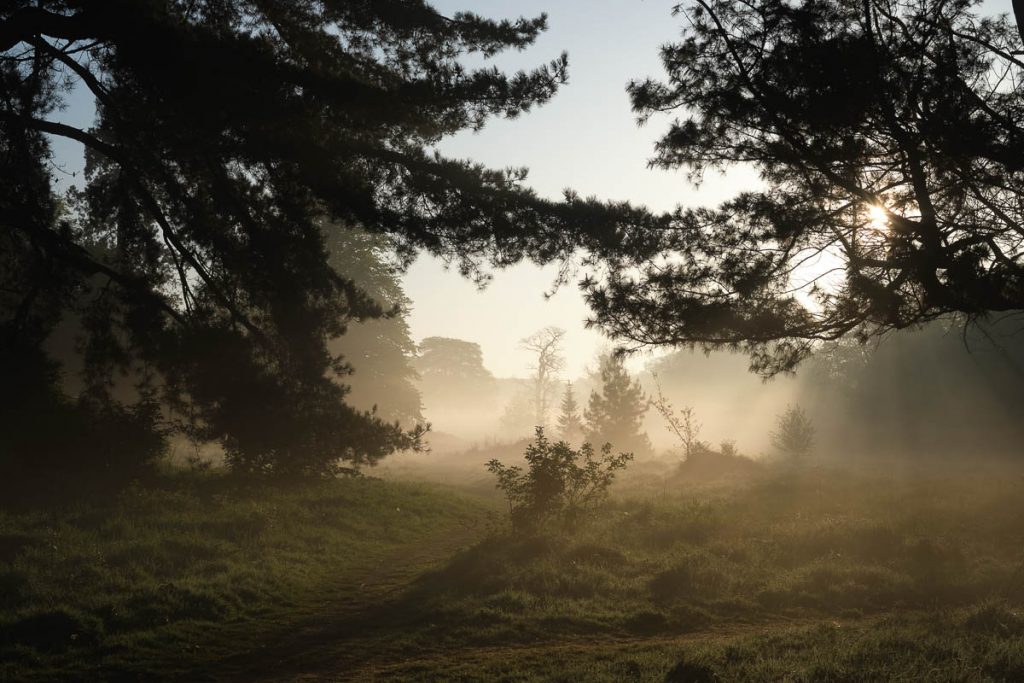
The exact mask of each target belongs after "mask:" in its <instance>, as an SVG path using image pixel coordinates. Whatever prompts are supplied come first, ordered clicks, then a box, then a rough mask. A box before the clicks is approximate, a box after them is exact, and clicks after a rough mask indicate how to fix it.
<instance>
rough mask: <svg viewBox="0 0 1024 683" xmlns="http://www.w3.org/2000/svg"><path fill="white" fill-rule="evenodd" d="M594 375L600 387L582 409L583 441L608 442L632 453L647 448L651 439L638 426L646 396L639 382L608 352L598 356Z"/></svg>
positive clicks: (642, 414)
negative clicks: (583, 423) (584, 421)
mask: <svg viewBox="0 0 1024 683" xmlns="http://www.w3.org/2000/svg"><path fill="white" fill-rule="evenodd" d="M597 375H598V378H599V380H600V387H601V390H600V391H599V392H598V391H593V392H591V394H590V401H589V403H588V405H587V409H586V411H584V413H583V417H584V419H585V420H586V438H587V441H589V442H591V443H604V442H609V443H611V444H612V446H614V447H615V448H617V449H622V450H624V451H631V452H634V453H648V452H650V450H651V442H650V440H648V438H647V434H645V433H644V432H643V426H642V425H643V418H644V415H645V414H646V413H647V398H646V397H645V396H644V392H643V389H641V388H640V382H639V381H638V380H635V379H632V378H631V377H630V376H629V373H628V372H627V371H626V367H625V365H624V364H623V361H622V358H621V357H619V356H616V355H614V354H610V353H607V354H602V355H601V356H600V357H599V360H598V371H597Z"/></svg>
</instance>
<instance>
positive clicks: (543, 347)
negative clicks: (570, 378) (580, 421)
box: [519, 327, 565, 427]
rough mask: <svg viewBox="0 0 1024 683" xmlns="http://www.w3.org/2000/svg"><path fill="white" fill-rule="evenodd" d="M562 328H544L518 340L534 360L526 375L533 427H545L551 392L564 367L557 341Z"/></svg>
mask: <svg viewBox="0 0 1024 683" xmlns="http://www.w3.org/2000/svg"><path fill="white" fill-rule="evenodd" d="M564 336H565V330H563V329H561V328H558V327H545V328H544V329H543V330H539V331H538V332H535V333H534V334H532V335H530V336H529V337H526V338H525V339H523V340H521V341H520V342H519V344H520V346H522V348H524V349H526V350H527V351H529V352H530V353H532V354H534V357H535V358H536V360H535V361H534V364H533V366H532V367H531V369H532V370H533V376H532V377H531V378H530V384H531V389H532V393H533V414H534V417H533V420H534V422H533V426H534V427H546V426H547V424H548V414H549V413H550V412H551V403H552V395H553V394H554V392H555V388H556V387H557V382H556V377H557V375H558V373H559V372H561V370H562V368H563V367H565V358H563V357H562V353H561V344H562V337H564Z"/></svg>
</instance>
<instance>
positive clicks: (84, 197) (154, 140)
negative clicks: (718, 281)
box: [0, 0, 590, 474]
mask: <svg viewBox="0 0 1024 683" xmlns="http://www.w3.org/2000/svg"><path fill="white" fill-rule="evenodd" d="M545 27H546V19H545V17H543V16H540V17H537V18H532V19H531V18H521V19H518V20H513V21H493V20H488V19H484V18H482V17H480V16H478V15H475V14H472V13H469V12H460V13H456V14H454V15H452V16H443V15H441V14H440V13H438V12H437V11H436V10H434V9H433V8H432V7H431V6H430V5H429V4H427V3H426V2H423V1H422V0H411V1H410V2H401V3H395V2H379V3H378V2H374V3H352V2H348V1H347V0H326V1H313V0H301V1H295V0H270V1H268V2H260V3H255V4H254V3H250V2H244V1H243V0H224V1H216V2H215V1H213V0H199V1H198V2H165V1H163V0H142V1H139V0H111V1H109V2H71V3H69V2H64V1H63V0H42V1H41V2H39V1H36V0H14V2H7V3H4V4H3V8H2V9H0V176H2V177H3V178H4V179H5V182H4V183H3V184H2V185H0V206H2V207H3V211H2V213H0V225H2V229H0V241H2V245H0V260H2V263H0V266H2V267H0V285H2V287H0V291H2V294H0V325H2V330H0V344H2V345H3V346H2V347H0V353H2V354H3V355H5V356H6V355H7V354H9V353H13V352H20V349H22V348H24V347H26V346H27V347H30V348H40V347H41V346H42V344H43V343H44V341H45V339H46V337H47V335H48V334H49V332H50V331H51V330H52V329H53V328H54V326H55V325H57V324H58V322H59V321H60V319H61V317H62V316H63V315H65V314H68V313H71V314H73V315H76V316H78V317H79V318H80V319H81V320H82V321H83V324H84V325H85V330H86V336H87V337H88V342H87V344H88V345H91V349H92V351H91V352H88V353H86V354H85V359H86V361H87V365H88V366H89V368H90V369H89V370H88V371H87V372H91V373H93V374H94V375H97V376H99V375H103V376H105V377H107V378H110V377H113V376H114V373H115V372H116V371H117V370H119V369H128V368H129V366H131V367H132V368H133V369H132V370H131V371H132V372H136V371H140V372H141V373H142V374H143V375H145V376H147V377H150V378H152V382H151V384H152V386H153V388H154V389H155V390H157V391H158V393H157V394H156V396H157V397H158V398H159V400H160V403H161V405H162V406H163V407H164V408H165V409H173V410H174V411H175V412H176V414H177V415H179V416H189V419H192V418H194V421H195V424H194V425H192V431H193V433H194V434H195V435H196V436H197V437H202V438H204V439H209V440H216V441H220V442H221V443H222V444H223V445H224V447H225V449H226V450H227V451H228V453H229V456H230V457H229V461H230V462H231V463H232V464H233V465H235V466H237V467H239V468H241V469H243V470H246V471H253V472H273V473H289V474H291V473H294V474H325V473H330V472H333V471H335V470H336V469H337V467H338V463H339V460H340V461H345V462H347V463H349V464H360V463H372V462H374V461H377V460H379V459H380V458H381V457H383V456H384V455H386V454H388V453H391V452H393V451H394V450H396V449H401V448H408V447H414V446H416V445H417V444H418V436H419V434H418V433H416V432H412V433H409V432H404V431H402V430H401V429H399V428H397V427H395V426H394V425H393V424H387V423H385V422H383V421H382V420H380V419H379V418H378V417H376V416H373V415H370V414H367V413H366V412H364V411H359V410H355V409H353V408H352V407H351V406H348V405H346V404H345V403H344V396H345V390H344V388H343V387H342V386H340V385H339V384H338V383H337V381H336V380H337V379H338V378H339V377H344V372H345V364H344V362H342V361H339V360H338V359H336V358H333V357H332V355H331V354H330V353H329V352H328V350H327V341H328V340H329V339H331V338H335V337H337V336H338V335H339V334H341V332H342V331H343V329H344V327H345V325H346V323H348V322H350V321H353V320H366V319H369V318H374V317H379V316H381V315H382V314H383V313H384V310H383V309H382V307H381V306H380V305H379V304H378V302H376V301H375V300H374V299H373V297H371V296H367V294H366V293H365V292H363V291H361V289H360V288H359V287H358V286H357V285H356V284H355V283H354V282H353V280H352V279H351V278H350V277H348V276H347V275H345V274H342V275H339V274H338V273H336V272H335V271H334V270H333V269H332V268H331V267H330V264H329V262H328V249H327V247H326V246H325V243H324V234H323V230H322V225H323V223H322V220H323V218H324V217H325V216H326V218H328V219H329V223H327V225H329V226H339V225H359V226H361V227H362V228H363V229H365V230H367V231H369V232H371V233H375V234H381V233H386V234H388V235H389V236H390V238H391V242H390V244H389V248H392V249H394V250H396V251H397V252H398V254H399V256H400V258H401V259H402V260H403V261H408V259H410V258H411V257H412V256H413V255H414V253H416V252H417V251H418V250H428V251H430V252H431V253H434V254H437V255H439V256H442V257H445V258H448V259H450V260H453V261H456V262H457V263H458V264H459V267H460V269H461V270H462V271H463V272H464V273H466V274H470V275H475V276H476V277H477V278H479V279H484V277H485V276H484V275H483V274H482V272H481V270H480V268H481V267H482V266H483V264H484V263H485V262H487V261H491V262H494V263H497V264H500V265H507V264H511V263H514V262H516V261H519V260H521V259H523V258H527V257H529V258H533V259H535V260H537V261H539V262H548V261H550V260H552V259H556V258H560V257H563V256H565V255H567V254H568V253H569V251H570V250H571V248H573V246H574V244H573V243H572V241H571V240H570V239H569V237H568V235H569V232H568V231H566V230H565V227H566V225H567V223H568V222H571V221H570V217H571V215H572V214H573V212H574V211H575V209H574V208H573V207H572V206H570V205H569V204H556V203H553V202H549V201H546V200H542V199H540V198H539V197H537V196H536V195H535V194H534V193H533V192H531V191H529V190H528V189H526V188H524V187H523V185H522V181H523V179H524V178H525V170H523V169H512V170H506V171H494V170H489V169H485V168H483V167H480V166H477V165H473V164H471V163H468V162H462V161H454V160H450V159H446V158H444V157H443V156H441V155H439V154H436V153H435V152H434V149H435V145H436V143H437V142H438V141H439V140H441V139H442V138H443V137H445V136H448V135H452V134H455V133H457V132H459V131H462V130H467V129H479V128H480V127H482V126H483V125H484V123H485V122H486V121H487V120H488V119H489V118H490V117H493V116H500V117H507V118H512V117H515V116H518V115H519V114H521V113H524V112H526V111H528V110H529V109H531V108H532V107H533V106H535V105H539V104H542V103H544V102H546V101H548V100H549V99H550V98H551V97H552V96H553V95H554V94H555V92H556V91H557V89H558V88H559V86H560V85H561V84H562V83H564V82H565V79H566V68H567V67H566V63H567V60H566V57H565V55H562V56H561V57H559V58H557V59H555V60H554V61H552V62H550V63H549V64H547V65H543V66H541V67H539V68H537V69H534V70H532V71H521V72H518V73H515V74H511V75H509V74H505V73H502V72H501V71H500V70H498V69H496V68H488V67H483V68H470V67H467V66H466V65H465V64H466V62H465V60H464V57H466V56H468V55H479V56H482V57H484V58H490V57H493V56H494V55H496V54H498V53H500V52H502V51H504V50H508V49H520V48H523V47H525V46H527V45H529V44H531V43H533V42H534V41H535V40H536V38H537V36H538V35H539V34H540V33H541V32H542V31H543V30H544V29H545ZM72 89H74V90H75V91H76V92H77V93H79V94H80V95H84V96H85V97H91V98H92V100H93V103H94V104H95V106H96V120H95V123H94V125H93V126H91V127H89V128H88V129H85V128H79V127H76V126H75V125H71V123H69V119H68V118H67V117H65V116H64V115H63V112H64V110H65V105H66V104H67V95H68V93H69V92H70V91H71V90H72ZM51 138H59V139H63V140H64V141H69V142H71V143H73V144H75V145H81V146H83V147H84V148H85V150H86V172H85V177H84V184H83V186H82V187H80V188H78V189H77V190H75V191H72V192H71V193H69V195H68V197H67V198H66V200H65V201H64V202H60V201H58V199H57V198H56V197H55V183H54V182H53V180H54V179H53V178H52V177H51V172H50V169H51V166H52V164H51V161H50V159H51V153H52V150H53V147H52V146H51V142H50V140H51ZM580 204H583V205H584V206H583V209H584V210H587V206H590V205H589V204H587V203H585V202H580ZM498 245H500V248H499V246H498ZM93 293H98V294H99V295H97V296H93V295H92V294H93ZM97 341H98V342H102V343H94V342H97ZM139 368H141V370H139ZM25 390H26V386H11V385H5V387H4V391H9V392H11V393H12V394H18V393H19V392H22V391H25Z"/></svg>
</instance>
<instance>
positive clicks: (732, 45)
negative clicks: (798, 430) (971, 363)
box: [586, 0, 1024, 374]
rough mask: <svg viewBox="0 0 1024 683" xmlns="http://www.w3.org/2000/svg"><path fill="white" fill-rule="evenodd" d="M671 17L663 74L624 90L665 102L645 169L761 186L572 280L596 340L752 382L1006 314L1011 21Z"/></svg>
mask: <svg viewBox="0 0 1024 683" xmlns="http://www.w3.org/2000/svg"><path fill="white" fill-rule="evenodd" d="M1008 4H1009V3H1007V5H1008ZM1013 8H1014V10H1015V14H1016V15H1017V19H1018V22H1021V21H1024V2H1022V1H1021V0H1014V2H1013ZM676 9H677V10H678V12H679V13H680V14H682V15H684V16H685V18H686V20H685V24H686V26H685V28H684V29H683V32H682V38H681V40H679V41H677V42H675V43H673V44H669V45H666V46H664V47H663V48H662V49H661V58H662V61H663V63H664V66H665V69H666V71H667V74H666V77H665V78H664V79H662V80H660V81H659V80H652V79H647V80H637V81H634V82H633V83H631V84H630V85H629V87H628V90H629V93H630V96H631V99H632V104H633V110H634V111H635V112H637V114H638V116H639V117H640V119H641V120H646V119H648V118H649V117H651V116H658V115H660V114H661V113H663V112H666V111H673V112H681V113H682V115H681V116H680V118H679V119H677V120H675V121H673V122H672V123H671V124H670V127H669V129H668V130H667V131H666V132H665V134H664V135H663V136H662V137H661V139H660V140H659V141H658V143H657V146H656V151H655V155H654V158H653V159H652V161H651V163H652V164H653V165H655V166H657V167H661V168H666V169H680V170H685V171H686V172H687V174H688V175H689V177H690V178H692V179H694V180H695V181H699V180H700V179H701V178H702V177H704V175H705V174H706V173H708V172H712V171H713V172H719V171H721V170H723V169H725V168H730V167H733V166H739V167H743V168H747V169H751V170H756V171H757V173H758V175H759V176H760V177H761V178H762V179H763V180H764V181H765V182H763V183H761V184H760V185H759V186H754V185H752V186H750V187H748V188H740V189H741V190H743V191H740V192H738V193H737V194H736V195H735V196H734V197H732V198H731V199H729V200H728V201H726V202H724V203H723V204H722V205H721V206H719V207H718V208H715V209H712V208H707V207H700V208H693V209H680V210H679V211H677V212H676V213H675V214H674V215H672V216H671V218H670V219H669V220H668V221H667V222H666V224H665V225H664V226H661V229H659V230H657V231H650V232H647V233H646V234H645V235H644V236H643V237H640V236H639V234H638V233H633V234H634V237H633V238H632V239H631V240H628V241H623V242H622V244H623V245H624V246H627V248H630V249H632V250H634V251H635V253H634V254H633V257H632V258H631V259H629V260H626V261H624V262H623V263H622V267H621V268H616V269H614V271H613V272H611V273H610V276H609V277H608V278H607V280H606V282H603V283H600V282H599V281H598V280H597V279H593V280H590V281H588V282H587V283H586V284H587V289H588V290H589V291H588V300H589V301H590V303H591V305H592V307H593V308H594V311H595V312H594V320H595V322H596V323H597V324H598V325H599V326H600V327H601V329H602V330H603V331H604V332H606V333H607V334H609V335H611V336H614V337H619V338H622V339H628V340H630V342H632V343H635V344H641V345H658V344H661V345H671V346H690V347H694V346H696V347H699V348H702V349H705V350H710V349H730V350H743V351H745V352H747V353H748V354H749V355H750V358H751V363H752V366H753V368H754V369H756V370H759V371H761V372H763V373H766V374H771V373H777V372H780V371H788V370H791V369H792V368H793V367H794V366H795V365H796V364H797V363H798V362H799V361H800V360H801V359H803V358H806V357H807V356H808V355H809V354H810V353H812V352H813V351H814V350H815V348H816V347H817V346H818V344H817V342H821V341H829V340H834V339H837V338H839V337H842V336H847V335H849V336H851V337H855V338H857V339H862V340H865V339H870V338H875V339H880V338H882V337H884V336H886V335H887V334H888V333H889V332H891V331H893V330H900V329H907V328H914V327H916V326H918V325H920V324H922V323H925V322H928V321H930V320H934V319H936V318H937V317H939V316H941V315H943V314H949V313H953V314H957V315H958V317H960V318H961V319H963V320H967V321H976V320H979V319H984V318H985V315H986V313H987V312H995V311H1005V312H1009V311H1017V310H1020V309H1021V308H1024V268H1022V267H1021V259H1022V251H1021V242H1020V240H1021V235H1022V232H1024V228H1022V226H1024V128H1022V126H1021V111H1022V110H1024V109H1022V108H1024V88H1022V87H1021V86H1020V83H1021V79H1022V77H1024V61H1022V60H1021V58H1020V54H1021V53H1020V50H1021V47H1022V45H1021V40H1022V32H1021V29H1024V24H1021V23H1018V25H1017V26H1016V27H1015V26H1014V25H1013V23H1012V22H1011V21H1009V20H1008V19H1007V17H1006V15H1002V16H985V17H983V16H979V14H981V13H988V10H989V8H987V7H984V6H982V4H981V3H979V2H976V1H975V0H964V1H959V0H958V1H956V2H947V1H946V0H815V1H798V2H790V1H789V0H755V1H752V2H735V1H734V0H695V1H694V2H688V3H683V4H680V5H679V6H678V7H677V8H676ZM979 10H980V12H979Z"/></svg>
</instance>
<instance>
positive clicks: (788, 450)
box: [771, 406, 814, 459]
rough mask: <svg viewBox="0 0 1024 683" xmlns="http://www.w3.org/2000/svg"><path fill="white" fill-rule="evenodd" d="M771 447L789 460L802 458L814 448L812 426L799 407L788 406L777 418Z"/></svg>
mask: <svg viewBox="0 0 1024 683" xmlns="http://www.w3.org/2000/svg"><path fill="white" fill-rule="evenodd" d="M771 438H772V445H773V446H775V448H776V449H777V450H778V451H779V452H780V453H782V454H783V455H785V456H787V457H790V458H794V459H795V458H803V457H805V456H807V455H810V453H811V451H812V450H813V448H814V425H813V424H812V423H811V420H810V418H808V417H807V415H806V414H805V413H804V411H803V409H801V408H800V407H799V406H796V407H793V406H790V407H789V408H787V409H786V412H784V413H783V414H782V415H780V416H779V421H778V426H777V428H776V430H775V431H774V432H772V435H771Z"/></svg>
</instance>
